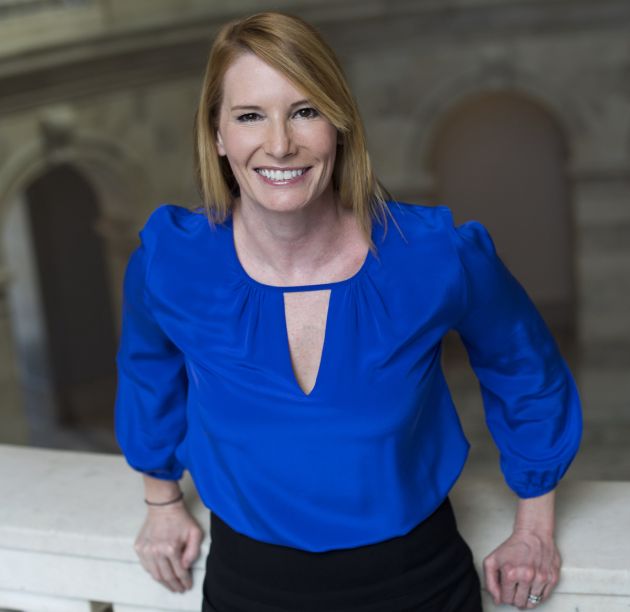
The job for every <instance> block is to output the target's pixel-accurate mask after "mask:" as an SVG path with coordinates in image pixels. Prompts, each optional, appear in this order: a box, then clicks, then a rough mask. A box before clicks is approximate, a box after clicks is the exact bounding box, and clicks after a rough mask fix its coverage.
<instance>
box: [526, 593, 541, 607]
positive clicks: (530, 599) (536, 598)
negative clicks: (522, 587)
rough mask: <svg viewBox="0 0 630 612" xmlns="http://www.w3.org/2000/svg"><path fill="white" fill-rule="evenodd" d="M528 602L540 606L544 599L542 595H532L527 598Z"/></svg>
mask: <svg viewBox="0 0 630 612" xmlns="http://www.w3.org/2000/svg"><path fill="white" fill-rule="evenodd" d="M527 601H528V602H529V603H532V604H534V605H535V604H539V603H540V602H541V601H542V597H541V596H540V595H532V594H531V593H530V594H529V595H528V596H527Z"/></svg>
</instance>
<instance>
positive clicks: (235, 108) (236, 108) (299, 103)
mask: <svg viewBox="0 0 630 612" xmlns="http://www.w3.org/2000/svg"><path fill="white" fill-rule="evenodd" d="M303 104H310V102H309V101H308V100H298V101H297V102H293V104H291V106H290V107H289V108H295V107H296V106H302V105H303ZM230 110H231V111H239V110H256V111H259V110H262V107H260V106H256V105H255V104H238V105H236V106H232V108H231V109H230Z"/></svg>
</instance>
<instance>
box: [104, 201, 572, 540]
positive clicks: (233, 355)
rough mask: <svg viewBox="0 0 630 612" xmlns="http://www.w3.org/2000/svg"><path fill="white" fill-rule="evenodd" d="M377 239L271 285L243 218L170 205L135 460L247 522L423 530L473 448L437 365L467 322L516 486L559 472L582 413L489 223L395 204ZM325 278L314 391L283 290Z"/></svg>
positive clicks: (152, 237) (146, 296)
mask: <svg viewBox="0 0 630 612" xmlns="http://www.w3.org/2000/svg"><path fill="white" fill-rule="evenodd" d="M388 206H389V209H390V211H391V213H392V214H393V216H394V218H395V219H396V221H397V223H398V225H399V227H400V230H401V231H402V235H401V232H400V231H399V230H398V229H397V228H396V227H395V225H394V224H393V223H391V220H390V222H389V224H388V228H387V231H386V232H385V231H384V229H383V226H382V225H380V224H378V223H376V222H375V223H374V224H373V231H372V238H373V240H374V242H375V244H376V246H377V252H378V255H377V257H375V256H374V255H373V254H372V253H368V255H367V258H366V259H365V261H364V263H363V265H362V267H361V268H360V270H359V271H358V272H357V273H356V274H355V275H354V276H352V277H351V278H348V279H346V280H342V281H339V282H333V283H325V284H319V285H308V286H293V287H277V286H270V285H265V284H262V283H260V282H257V281H256V280H254V279H252V278H251V277H249V276H248V274H247V273H246V272H245V270H244V269H243V268H242V266H241V264H240V262H239V260H238V257H237V254H236V251H235V248H234V242H233V232H232V219H231V217H230V218H228V220H227V221H226V222H225V223H224V224H222V225H214V226H212V225H211V224H210V223H209V222H208V220H207V217H206V216H205V214H204V213H203V212H199V211H190V210H188V209H185V208H182V207H179V206H172V205H165V206H162V207H160V208H158V209H157V210H156V211H155V212H154V213H153V214H152V216H151V217H150V219H149V220H148V222H147V224H146V225H145V227H144V229H143V230H142V232H141V237H142V245H141V246H140V247H139V248H138V249H137V250H136V251H135V252H134V253H133V255H132V257H131V259H130V261H129V265H128V268H127V273H126V277H125V284H124V300H123V302H124V305H123V329H122V337H121V341H120V348H119V352H118V356H117V364H118V371H119V381H118V394H117V399H116V432H117V436H118V441H119V443H120V446H121V448H122V450H123V452H124V454H125V456H126V458H127V461H128V462H129V464H130V465H131V466H132V467H133V468H135V469H136V470H139V471H141V472H144V473H146V474H148V475H151V476H153V477H156V478H162V479H169V480H171V479H172V480H175V479H179V478H180V477H181V476H182V472H183V470H184V469H188V470H189V471H190V472H191V475H192V477H193V479H194V482H195V484H196V487H197V490H198V492H199V494H200V496H201V498H202V500H203V501H204V503H205V504H206V505H207V506H208V507H209V508H211V509H212V511H214V512H216V513H217V514H218V515H219V516H220V517H221V518H222V519H223V520H224V521H226V522H227V523H228V524H229V525H231V526H232V528H233V529H235V530H237V531H239V532H241V533H243V534H245V535H248V536H250V537H252V538H256V539H258V540H261V541H264V542H271V543H274V544H282V545H287V546H292V547H295V548H300V549H304V550H308V551H325V550H330V549H335V548H348V547H356V546H360V545H365V544H369V543H374V542H378V541H381V540H384V539H388V538H392V537H395V536H399V535H402V534H405V533H407V532H408V531H410V530H411V529H412V528H413V527H414V526H415V525H417V524H418V523H419V522H421V521H422V520H423V519H424V518H426V517H427V516H428V515H430V514H431V513H432V512H433V510H435V509H436V508H437V506H438V505H439V504H440V503H441V502H442V501H443V500H444V498H445V497H446V495H447V494H448V492H449V490H450V489H451V487H452V486H453V484H454V482H455V481H456V479H457V478H458V476H459V474H460V472H461V470H462V468H463V466H464V462H465V461H466V456H467V454H468V448H469V444H468V442H467V440H466V438H465V437H464V434H463V432H462V429H461V426H460V422H459V419H458V417H457V414H456V412H455V408H454V406H453V402H452V400H451V396H450V394H449V390H448V387H447V385H446V382H445V379H444V375H443V373H442V369H441V365H440V356H441V341H442V338H443V336H444V335H445V334H446V333H447V332H448V331H449V330H450V329H456V330H457V331H458V332H459V333H460V335H461V337H462V339H463V341H464V344H465V346H466V348H467V350H468V353H469V358H470V362H471V364H472V367H473V368H474V371H475V373H476V375H477V377H478V379H479V381H480V385H481V392H482V395H483V400H484V406H485V412H486V420H487V423H488V427H489V428H490V431H491V433H492V435H493V437H494V440H495V442H496V444H497V446H498V448H499V450H500V454H501V468H502V470H503V473H504V475H505V479H506V481H507V483H508V485H509V486H510V487H511V488H512V489H513V490H514V492H515V493H516V494H517V495H518V496H520V497H522V498H526V497H534V496H538V495H542V494H543V493H546V492H547V491H550V490H551V489H553V488H554V487H555V486H556V484H557V482H558V481H559V479H560V478H561V477H562V475H563V474H564V473H565V471H566V470H567V468H568V466H569V464H570V462H571V461H572V459H573V457H574V456H575V454H576V452H577V448H578V444H579V440H580V436H581V411H580V404H579V399H578V395H577V391H576V388H575V384H574V381H573V378H572V376H571V374H570V372H569V371H568V369H567V366H566V364H565V362H564V360H563V359H562V357H561V355H560V354H559V352H558V349H557V347H556V344H555V342H554V340H553V339H552V337H551V335H550V333H549V331H548V329H547V327H546V325H545V324H544V323H543V321H542V319H541V317H540V315H539V314H538V312H537V311H536V309H535V307H534V306H533V304H532V302H531V301H530V299H529V298H528V296H527V295H526V293H525V291H524V290H523V288H522V287H521V286H520V285H519V284H518V282H517V281H516V280H515V279H514V278H513V277H512V276H511V274H510V273H509V271H508V270H507V269H506V268H505V266H504V265H503V263H502V262H501V260H500V259H499V258H498V256H497V254H496V252H495V249H494V246H493V243H492V240H491V238H490V236H489V234H488V233H487V231H486V230H485V229H484V227H483V226H482V225H480V224H479V223H476V222H470V223H466V224H465V225H462V226H461V227H457V228H456V227H454V225H453V221H452V217H451V214H450V212H449V210H448V209H447V208H445V207H442V206H438V207H425V206H415V205H409V204H402V203H394V202H391V203H389V204H388ZM316 289H330V290H331V291H330V302H329V308H328V319H327V324H326V332H325V340H324V346H323V352H322V357H321V365H320V369H319V372H318V374H317V379H316V383H315V387H314V388H313V390H312V391H311V393H310V394H308V395H307V394H305V393H304V391H303V390H302V389H301V387H300V386H299V385H298V383H297V381H296V379H295V376H294V373H293V368H292V365H291V357H290V352H289V347H288V337H287V331H286V321H285V312H284V301H283V300H284V298H283V295H284V293H285V292H289V291H309V290H316Z"/></svg>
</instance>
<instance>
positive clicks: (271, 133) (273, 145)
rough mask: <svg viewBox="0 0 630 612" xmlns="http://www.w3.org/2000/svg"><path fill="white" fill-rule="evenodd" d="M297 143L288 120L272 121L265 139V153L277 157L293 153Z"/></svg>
mask: <svg viewBox="0 0 630 612" xmlns="http://www.w3.org/2000/svg"><path fill="white" fill-rule="evenodd" d="M294 152H295V144H294V141H293V135H292V134H291V126H290V125H287V122H286V121H283V120H278V121H270V122H269V125H268V129H267V134H266V139H265V153H267V154H268V155H271V156H272V157H276V158H283V157H287V156H289V155H293V153H294Z"/></svg>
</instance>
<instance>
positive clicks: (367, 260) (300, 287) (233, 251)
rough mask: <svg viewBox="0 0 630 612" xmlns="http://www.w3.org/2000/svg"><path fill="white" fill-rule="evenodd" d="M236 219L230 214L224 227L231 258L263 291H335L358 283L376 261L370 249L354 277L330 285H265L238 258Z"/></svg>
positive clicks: (248, 278)
mask: <svg viewBox="0 0 630 612" xmlns="http://www.w3.org/2000/svg"><path fill="white" fill-rule="evenodd" d="M233 221H234V217H233V215H232V214H230V215H229V216H228V217H227V219H226V220H225V223H224V225H225V226H226V227H227V229H228V232H227V239H228V242H229V252H230V257H231V258H232V260H233V263H234V265H235V267H236V269H237V270H238V272H239V274H240V276H241V277H242V278H243V279H244V280H245V281H247V282H248V283H249V284H251V285H254V286H256V287H260V288H262V289H265V290H267V291H283V292H289V291H316V290H321V289H333V288H335V287H341V286H344V285H348V284H352V283H354V282H356V281H357V280H358V279H359V278H360V277H361V276H363V275H364V274H365V272H366V271H367V269H368V267H369V266H370V264H371V261H372V260H373V259H374V255H373V253H372V251H371V250H370V249H368V252H367V255H366V256H365V259H364V260H363V263H362V264H361V267H360V268H359V269H358V270H357V271H356V272H355V273H354V274H353V275H352V276H349V277H348V278H344V279H342V280H339V281H331V282H328V283H316V284H311V285H268V284H267V283H263V282H261V281H257V280H256V279H255V278H252V277H251V276H250V275H249V274H248V273H247V271H246V270H245V268H244V267H243V264H242V263H241V260H240V259H239V257H238V253H237V252H236V245H235V244H234V224H233ZM375 225H376V223H375V222H374V221H372V242H375V240H374V237H375Z"/></svg>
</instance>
